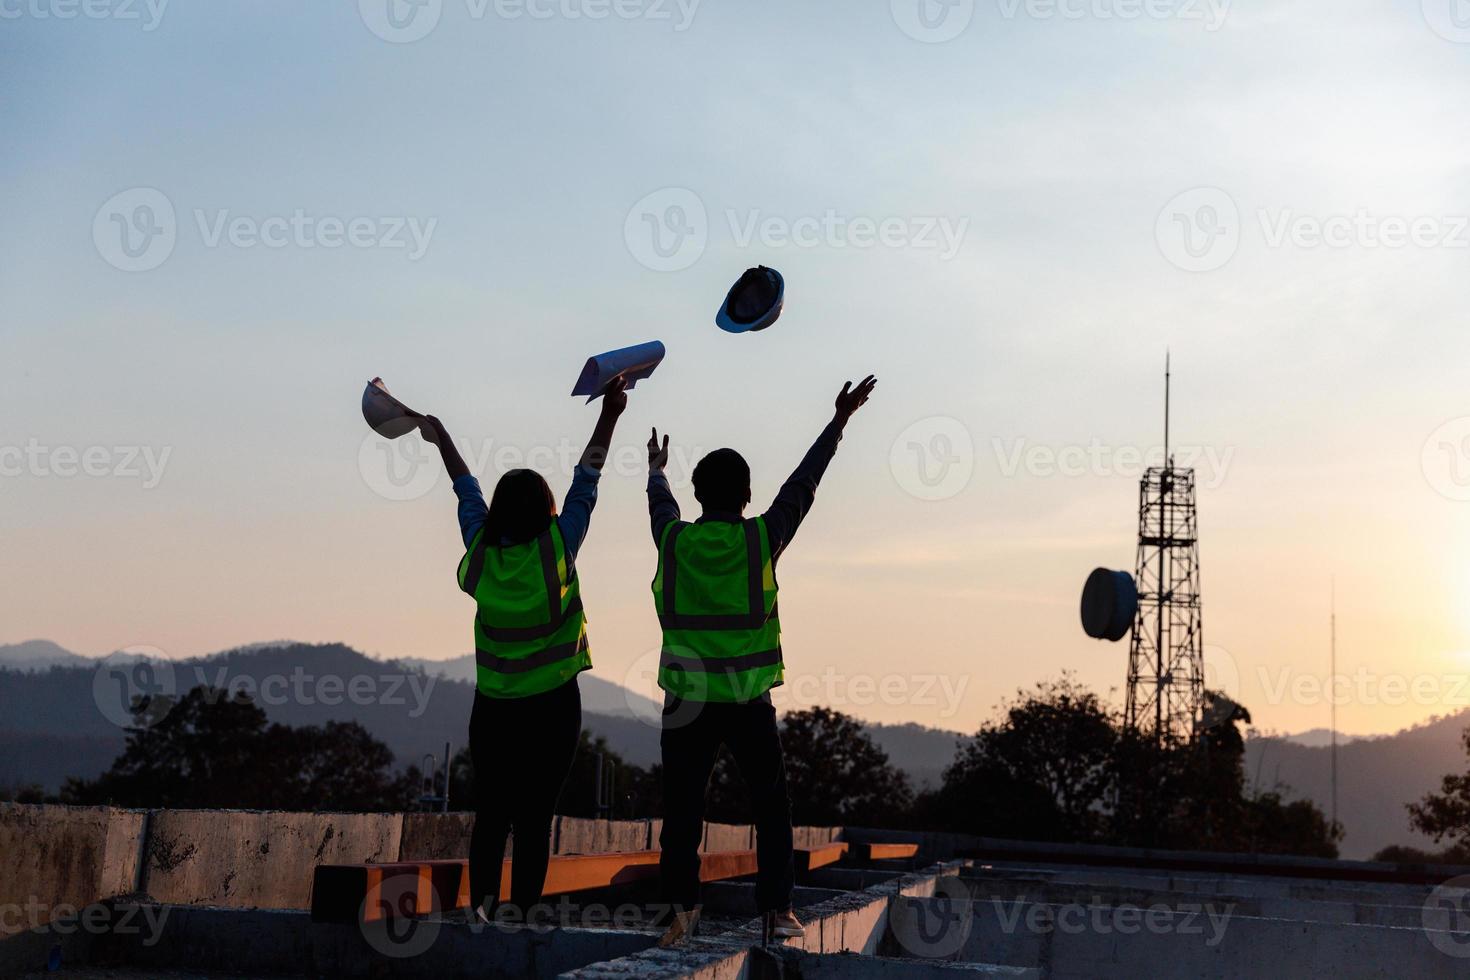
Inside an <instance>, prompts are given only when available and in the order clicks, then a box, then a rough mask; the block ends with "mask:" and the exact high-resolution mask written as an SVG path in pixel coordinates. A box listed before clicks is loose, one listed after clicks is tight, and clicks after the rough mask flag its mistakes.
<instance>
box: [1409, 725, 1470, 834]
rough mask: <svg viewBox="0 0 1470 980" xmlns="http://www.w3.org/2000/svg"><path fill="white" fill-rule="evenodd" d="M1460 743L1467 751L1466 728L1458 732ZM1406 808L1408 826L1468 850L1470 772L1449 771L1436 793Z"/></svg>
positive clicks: (1468, 732) (1469, 733)
mask: <svg viewBox="0 0 1470 980" xmlns="http://www.w3.org/2000/svg"><path fill="white" fill-rule="evenodd" d="M1460 743H1461V744H1462V745H1464V746H1465V751H1466V753H1467V754H1470V728H1467V729H1466V730H1465V731H1464V732H1463V733H1461V735H1460ZM1408 809H1409V826H1411V827H1413V828H1414V829H1415V830H1417V831H1419V832H1420V833H1422V834H1428V835H1429V836H1430V837H1432V838H1434V842H1435V843H1436V844H1438V843H1440V842H1441V841H1443V840H1444V839H1445V838H1449V840H1450V843H1451V845H1452V848H1453V849H1456V850H1470V772H1467V773H1450V774H1449V775H1448V776H1445V777H1444V779H1442V780H1441V781H1440V791H1439V792H1438V793H1429V794H1427V795H1426V796H1425V797H1424V798H1423V799H1422V800H1420V801H1419V802H1418V803H1410V804H1408Z"/></svg>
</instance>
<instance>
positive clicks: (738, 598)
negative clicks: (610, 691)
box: [653, 517, 783, 703]
mask: <svg viewBox="0 0 1470 980" xmlns="http://www.w3.org/2000/svg"><path fill="white" fill-rule="evenodd" d="M653 604H654V607H655V608H656V609H657V610H658V619H659V624H660V625H661V626H662V627H663V631H664V640H663V651H662V653H661V654H660V656H659V666H658V685H659V687H661V688H663V689H664V690H665V691H668V692H670V693H671V694H675V695H677V696H679V697H681V698H685V699H687V700H690V701H719V702H741V703H743V702H746V701H753V700H755V699H756V698H758V697H760V696H761V695H762V694H764V693H766V692H767V691H769V690H770V689H771V688H773V687H775V686H776V685H777V684H780V683H781V678H782V673H783V666H782V662H781V623H780V619H779V617H778V616H777V613H776V575H775V569H774V566H773V565H772V563H771V540H770V537H769V535H768V534H767V533H766V522H765V520H764V519H762V518H759V517H756V518H751V519H750V520H746V521H742V522H740V523H739V524H735V523H731V522H729V521H706V522H704V523H702V524H689V523H686V522H684V521H674V522H672V523H670V524H669V526H668V527H666V528H665V529H664V532H663V538H662V540H661V541H660V542H659V548H658V572H657V574H656V575H655V576H654V579H653Z"/></svg>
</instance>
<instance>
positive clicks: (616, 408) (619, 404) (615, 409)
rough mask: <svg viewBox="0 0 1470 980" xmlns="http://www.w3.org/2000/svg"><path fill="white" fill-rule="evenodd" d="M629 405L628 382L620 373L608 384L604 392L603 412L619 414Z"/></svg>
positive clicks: (605, 413) (604, 413)
mask: <svg viewBox="0 0 1470 980" xmlns="http://www.w3.org/2000/svg"><path fill="white" fill-rule="evenodd" d="M627 407H628V382H627V381H626V380H625V379H624V378H623V376H622V375H621V374H620V375H618V376H617V377H616V378H613V379H612V381H611V382H610V383H609V384H608V386H607V390H606V391H604V392H603V393H602V414H603V415H611V416H614V417H616V416H619V415H622V414H623V410H624V409H625V408H627Z"/></svg>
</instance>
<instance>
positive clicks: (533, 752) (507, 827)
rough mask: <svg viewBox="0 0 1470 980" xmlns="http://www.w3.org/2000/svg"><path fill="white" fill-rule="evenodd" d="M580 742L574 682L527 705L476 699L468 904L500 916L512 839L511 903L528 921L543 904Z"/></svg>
mask: <svg viewBox="0 0 1470 980" xmlns="http://www.w3.org/2000/svg"><path fill="white" fill-rule="evenodd" d="M581 735H582V692H581V689H580V688H579V687H578V686H577V679H576V678H572V679H571V680H570V681H567V683H565V684H563V685H562V686H561V687H558V688H556V689H555V690H551V691H547V692H546V693H544V694H535V695H532V696H531V697H528V698H505V699H500V698H487V697H485V696H483V695H481V694H478V693H477V694H476V695H475V707H474V710H473V711H471V713H470V759H471V761H472V762H473V763H474V766H475V831H474V834H473V836H472V837H471V838H470V900H471V901H472V902H473V903H474V904H475V905H476V906H479V907H482V908H485V909H486V910H487V911H490V912H492V913H493V912H494V911H495V908H496V906H497V905H498V903H499V900H500V877H501V862H503V861H504V860H505V838H506V835H507V834H510V833H512V832H514V840H513V843H512V847H513V853H512V855H511V861H512V864H511V882H510V900H511V903H512V904H513V905H514V906H516V907H517V908H518V909H519V910H520V913H521V914H522V915H524V914H525V912H526V910H527V909H529V908H531V907H532V906H533V905H536V904H537V903H538V902H540V901H541V889H542V887H543V886H544V885H545V884H546V864H547V862H548V861H549V860H550V855H551V820H552V815H553V814H554V813H555V812H556V800H557V797H558V796H559V795H560V794H561V785H562V783H563V781H565V779H566V776H567V770H568V769H570V768H571V765H572V759H573V758H574V757H575V756H576V754H577V742H578V741H579V740H580V738H581Z"/></svg>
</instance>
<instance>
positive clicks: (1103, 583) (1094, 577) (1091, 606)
mask: <svg viewBox="0 0 1470 980" xmlns="http://www.w3.org/2000/svg"><path fill="white" fill-rule="evenodd" d="M1137 614H1138V586H1137V584H1135V583H1134V581H1133V576H1132V575H1129V574H1128V573H1127V572H1115V571H1113V570H1111V569H1107V568H1095V569H1093V571H1092V574H1091V575H1089V576H1087V584H1086V585H1084V586H1083V587H1082V629H1083V631H1084V632H1085V633H1086V634H1087V635H1088V636H1090V637H1092V638H1093V639H1094V640H1111V641H1112V642H1114V643H1116V642H1118V641H1119V640H1121V639H1122V638H1123V637H1125V636H1127V635H1128V630H1129V629H1131V628H1132V627H1133V617H1134V616H1136V615H1137Z"/></svg>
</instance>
